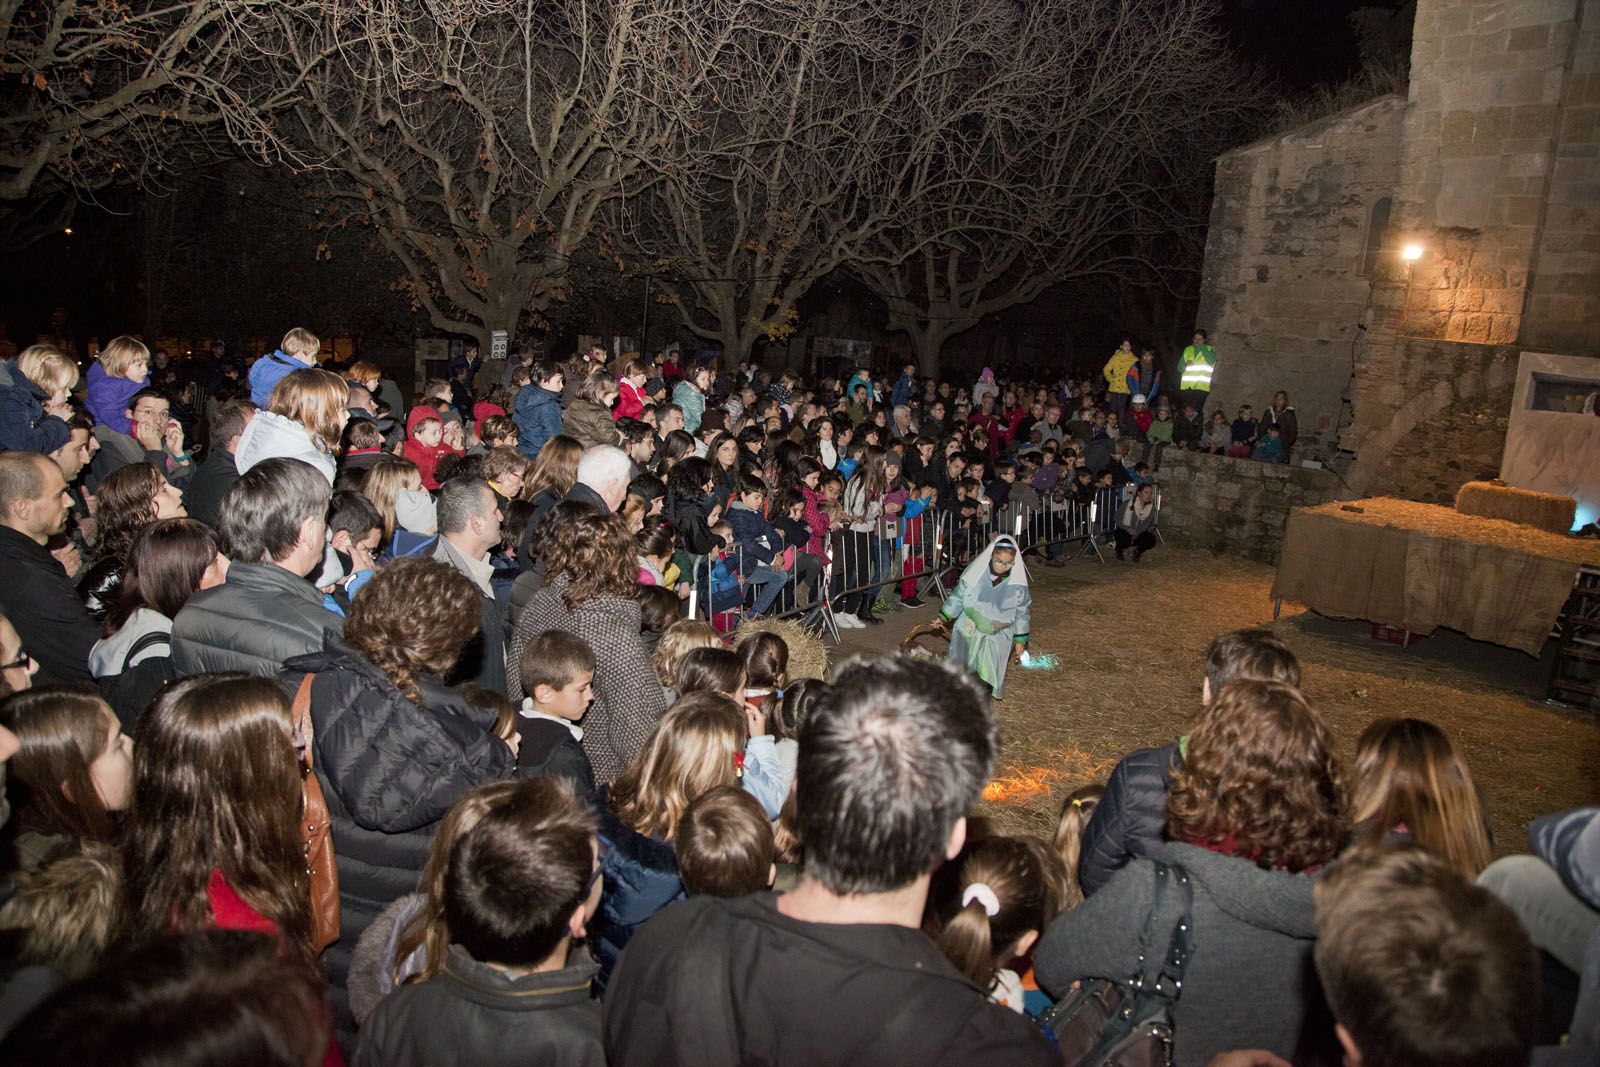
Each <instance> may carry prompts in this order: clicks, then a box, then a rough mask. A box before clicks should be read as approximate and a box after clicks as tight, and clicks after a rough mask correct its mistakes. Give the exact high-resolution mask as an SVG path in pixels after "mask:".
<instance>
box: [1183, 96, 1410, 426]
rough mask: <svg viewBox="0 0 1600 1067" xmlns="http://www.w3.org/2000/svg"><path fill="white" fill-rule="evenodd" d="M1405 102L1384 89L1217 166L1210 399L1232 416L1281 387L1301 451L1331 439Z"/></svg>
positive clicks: (1206, 285) (1210, 266) (1204, 293)
mask: <svg viewBox="0 0 1600 1067" xmlns="http://www.w3.org/2000/svg"><path fill="white" fill-rule="evenodd" d="M1404 106H1405V101H1404V100H1402V99H1401V98H1400V97H1397V96H1389V97H1383V98H1380V99H1378V100H1375V101H1373V102H1371V103H1368V104H1364V105H1362V106H1360V107H1358V108H1355V109H1352V110H1349V111H1345V112H1342V113H1340V114H1338V115H1334V116H1331V117H1329V118H1327V119H1323V120H1321V121H1319V122H1316V123H1313V124H1311V125H1310V126H1306V127H1302V128H1300V129H1297V130H1294V131H1292V132H1290V133H1286V134H1282V135H1279V136H1277V137H1273V138H1269V139H1267V140H1264V141H1259V142H1256V143H1255V144H1252V145H1247V146H1245V147H1243V148H1239V149H1235V150H1234V151H1232V152H1229V153H1227V154H1226V155H1224V156H1223V157H1222V158H1221V159H1220V160H1219V161H1218V163H1217V180H1216V197H1215V200H1214V201H1213V205H1212V213H1211V223H1210V229H1209V231H1208V233H1207V237H1206V267H1205V277H1204V282H1203V286H1202V290H1201V298H1200V313H1199V324H1200V325H1201V326H1202V327H1204V328H1206V329H1208V330H1209V331H1210V334H1211V339H1212V343H1213V344H1214V345H1215V346H1216V348H1217V373H1216V381H1215V383H1214V385H1213V388H1212V394H1211V395H1212V399H1213V402H1214V403H1215V404H1220V405H1221V406H1223V408H1224V409H1225V410H1226V412H1227V414H1228V417H1229V418H1230V419H1231V418H1232V417H1233V415H1234V413H1235V410H1236V409H1237V408H1238V406H1239V405H1240V404H1241V403H1250V404H1253V405H1254V406H1255V409H1256V412H1257V414H1258V415H1259V414H1260V412H1261V411H1262V410H1263V409H1264V408H1265V407H1266V405H1267V404H1269V403H1270V402H1271V400H1272V394H1273V393H1274V392H1276V391H1277V390H1279V389H1285V390H1287V391H1288V393H1289V399H1290V402H1291V403H1292V404H1293V405H1294V406H1295V410H1296V413H1297V415H1298V417H1299V423H1300V440H1301V442H1302V444H1301V447H1300V449H1299V451H1301V452H1302V454H1322V453H1326V452H1330V451H1331V450H1332V446H1333V444H1334V441H1335V433H1336V426H1337V420H1338V417H1339V413H1340V408H1341V403H1342V397H1343V396H1344V394H1345V391H1346V389H1347V387H1348V386H1349V383H1350V376H1351V373H1352V367H1351V364H1352V360H1353V356H1354V353H1353V346H1354V344H1355V342H1356V340H1357V337H1358V329H1357V325H1358V323H1360V322H1361V320H1362V315H1363V312H1364V310H1365V308H1366V304H1367V290H1368V282H1367V273H1368V267H1369V258H1370V257H1369V255H1368V243H1369V241H1373V242H1376V243H1377V244H1382V242H1383V238H1382V236H1381V234H1379V233H1375V232H1374V231H1373V221H1374V220H1373V212H1374V208H1375V207H1377V208H1379V211H1380V213H1381V211H1382V210H1383V209H1382V208H1381V207H1380V206H1379V202H1380V201H1385V200H1387V199H1388V198H1390V197H1391V196H1392V194H1393V191H1394V187H1395V182H1396V179H1397V176H1398V170H1399V151H1400V145H1399V138H1400V128H1401V124H1402V115H1403V111H1404ZM1381 221H1382V220H1381V217H1380V219H1379V224H1380V227H1381Z"/></svg>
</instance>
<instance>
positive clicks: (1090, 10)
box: [854, 0, 1233, 374]
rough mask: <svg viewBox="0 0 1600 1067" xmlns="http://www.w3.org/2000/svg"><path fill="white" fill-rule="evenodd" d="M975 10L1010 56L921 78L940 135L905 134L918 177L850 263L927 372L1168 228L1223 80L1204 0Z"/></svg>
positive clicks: (886, 194)
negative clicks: (981, 330)
mask: <svg viewBox="0 0 1600 1067" xmlns="http://www.w3.org/2000/svg"><path fill="white" fill-rule="evenodd" d="M976 6H977V7H978V10H977V11H975V12H969V13H968V14H967V16H966V17H967V18H968V19H969V20H975V21H977V22H978V23H980V24H982V25H986V26H989V27H991V28H992V32H994V33H995V34H997V35H998V36H1000V37H1002V38H1003V39H1005V40H1006V41H1007V42H1008V47H991V48H989V49H987V50H985V51H984V52H983V53H981V54H974V55H973V56H971V57H970V62H969V65H968V66H966V67H963V68H956V69H950V70H946V71H943V72H941V76H940V77H938V78H936V79H932V80H930V81H928V82H927V83H926V84H925V86H924V91H925V93H926V94H927V95H928V97H929V102H928V103H927V105H926V106H925V107H924V108H923V109H922V110H921V112H920V113H921V114H922V115H925V116H935V117H937V118H936V124H937V125H936V129H935V130H933V131H930V130H928V129H925V128H921V127H913V128H912V129H911V130H910V131H908V134H907V137H906V141H907V143H908V144H910V145H912V146H913V147H912V148H911V149H910V151H911V152H912V153H914V154H915V155H916V159H917V163H916V166H915V167H913V168H910V169H909V171H908V173H907V175H906V177H905V178H904V179H900V184H898V185H895V186H891V187H888V188H882V189H880V190H878V191H877V192H876V194H875V198H876V199H879V200H888V201H890V202H892V203H893V204H894V205H895V211H894V215H893V218H892V220H891V221H890V223H889V224H888V225H885V226H883V227H881V228H880V229H879V230H877V231H876V233H875V234H874V240H873V242H872V248H871V250H870V252H869V253H868V255H866V256H865V257H863V260H862V261H861V262H859V263H858V264H856V266H855V267H854V270H855V273H856V274H857V275H858V276H859V277H860V278H861V280H862V281H863V282H864V283H865V284H866V285H867V286H868V287H869V288H870V289H872V290H873V291H874V292H875V293H876V294H877V295H878V296H879V297H880V298H881V299H883V300H884V302H885V303H886V305H887V306H888V310H889V321H890V325H891V326H893V327H896V328H899V329H902V330H904V331H905V332H906V333H907V334H908V335H909V337H910V339H911V342H912V346H913V349H914V351H915V352H916V355H917V360H918V362H919V364H920V365H921V367H922V370H923V371H924V372H925V373H929V374H932V373H936V372H937V370H938V363H939V353H940V351H941V350H942V348H943V346H944V344H945V342H946V341H948V340H949V339H950V338H951V337H954V336H955V335H957V334H959V333H961V332H963V331H965V330H968V329H970V328H972V327H973V326H975V325H976V324H977V323H978V322H980V321H982V320H983V318H984V317H986V316H988V315H992V314H995V313H996V312H999V311H1003V310H1005V309H1006V308H1009V307H1012V306H1015V305H1017V304H1020V303H1025V302H1027V301H1029V300H1032V299H1034V298H1035V297H1037V296H1039V295H1040V294H1041V293H1043V292H1044V291H1045V290H1046V289H1047V288H1049V287H1050V286H1052V285H1055V284H1058V283H1060V282H1063V281H1067V282H1070V281H1075V280H1080V279H1083V278H1086V277H1089V276H1091V275H1094V274H1097V273H1099V274H1103V273H1105V272H1106V271H1107V270H1108V269H1110V268H1111V267H1112V266H1113V265H1114V263H1116V262H1117V261H1118V259H1119V257H1120V256H1121V255H1122V252H1121V251H1120V250H1121V249H1125V248H1127V247H1128V242H1129V240H1130V239H1131V238H1138V237H1141V236H1146V235H1152V234H1159V233H1161V232H1164V231H1165V230H1166V229H1167V228H1168V227H1169V226H1170V225H1171V224H1172V216H1171V215H1170V213H1169V212H1168V210H1167V208H1168V206H1169V205H1170V202H1171V201H1170V198H1167V197H1164V196H1163V195H1162V192H1163V189H1164V188H1165V186H1166V184H1167V183H1168V182H1169V181H1170V180H1171V177H1172V175H1171V167H1173V166H1175V165H1182V166H1187V167H1193V168H1204V169H1205V170H1206V171H1209V169H1210V166H1211V160H1210V157H1209V155H1193V156H1191V155H1189V154H1188V151H1189V149H1188V146H1189V143H1190V138H1191V136H1192V134H1193V133H1194V131H1195V130H1196V129H1197V128H1199V126H1200V125H1201V124H1203V123H1204V122H1205V121H1206V116H1207V112H1208V109H1209V108H1210V107H1211V106H1212V105H1211V102H1212V100H1213V99H1214V98H1215V95H1216V92H1217V90H1218V88H1219V87H1220V86H1221V85H1223V84H1224V83H1225V82H1226V79H1228V78H1229V77H1231V76H1232V71H1233V67H1232V65H1231V64H1230V63H1229V62H1228V61H1227V56H1226V51H1225V48H1224V45H1223V43H1222V41H1221V39H1220V37H1219V35H1218V33H1217V32H1216V30H1215V29H1214V27H1213V16H1214V12H1213V10H1212V7H1211V5H1210V3H1209V2H1208V0H1174V2H1172V3H1165V4H1150V3H1146V2H1143V0H1046V2H1043V3H1039V4H1030V5H1028V6H1027V8H1026V9H1021V8H1019V7H1017V6H1014V5H1011V4H1008V3H1003V2H1001V0H993V2H980V3H977V5H976ZM974 82H978V83H981V84H983V85H985V86H986V89H985V91H984V92H982V93H977V94H974V93H972V92H971V91H970V86H971V85H972V84H973V83H974ZM952 113H956V114H960V115H961V116H962V117H961V118H960V120H959V121H955V122H951V121H950V120H949V119H948V118H944V117H943V116H947V115H950V114H952Z"/></svg>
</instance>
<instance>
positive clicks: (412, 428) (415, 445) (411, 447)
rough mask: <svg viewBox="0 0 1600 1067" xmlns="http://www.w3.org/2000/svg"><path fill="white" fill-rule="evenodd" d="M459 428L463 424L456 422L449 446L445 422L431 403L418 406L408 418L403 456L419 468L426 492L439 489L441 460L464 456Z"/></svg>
mask: <svg viewBox="0 0 1600 1067" xmlns="http://www.w3.org/2000/svg"><path fill="white" fill-rule="evenodd" d="M460 429H461V424H460V423H457V424H456V434H455V441H454V443H453V444H452V443H446V441H445V428H444V419H443V418H441V417H440V415H439V412H438V410H437V409H436V408H434V407H433V406H432V405H431V404H418V405H417V406H416V407H414V408H412V409H411V414H409V415H407V416H406V443H405V447H404V449H403V451H402V452H401V455H403V456H404V457H405V458H406V459H409V460H410V461H411V462H413V463H415V464H416V465H417V470H418V471H419V472H420V473H421V475H422V487H423V488H424V489H438V488H439V478H438V469H439V461H440V460H441V459H443V458H444V457H445V456H453V455H461V454H462V452H461V448H460V447H459V439H460Z"/></svg>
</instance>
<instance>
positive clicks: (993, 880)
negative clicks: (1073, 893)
mask: <svg viewBox="0 0 1600 1067" xmlns="http://www.w3.org/2000/svg"><path fill="white" fill-rule="evenodd" d="M1065 882H1066V876H1065V872H1064V871H1063V870H1062V869H1061V860H1060V858H1059V857H1058V856H1057V855H1056V853H1055V851H1054V850H1053V849H1051V848H1050V847H1049V846H1048V845H1046V844H1045V843H1044V842H1043V841H1039V840H1037V839H1034V838H1027V837H984V838H981V839H979V840H977V841H972V842H970V843H969V844H968V845H967V846H966V848H965V849H963V850H962V853H961V855H960V856H959V857H957V858H956V860H955V861H954V862H953V863H950V864H948V865H947V866H946V867H945V868H944V869H942V870H941V871H940V872H938V874H937V875H936V876H935V878H934V887H933V889H932V891H930V893H929V899H928V904H929V908H930V910H931V912H932V919H933V927H934V934H935V940H936V941H937V943H938V945H939V950H940V951H941V952H943V953H944V955H945V958H946V959H948V960H949V961H950V962H951V963H953V964H955V966H956V969H957V970H959V971H960V972H961V973H962V974H964V975H966V976H967V977H968V978H970V979H971V980H972V983H973V984H974V985H976V986H977V987H978V988H979V989H980V990H982V991H983V992H984V993H985V994H986V995H987V996H988V997H989V999H990V1000H993V1001H994V1002H995V1003H997V1004H1003V1005H1005V1006H1006V1007H1008V1008H1010V1009H1011V1010H1012V1011H1015V1012H1019V1013H1020V1012H1021V1011H1022V1010H1023V996H1024V992H1023V986H1022V979H1021V978H1020V977H1019V972H1020V971H1026V970H1027V969H1028V967H1027V965H1026V961H1027V959H1028V957H1029V954H1030V953H1031V952H1032V951H1033V946H1034V944H1035V943H1036V942H1037V941H1038V940H1039V935H1040V934H1041V933H1043V932H1044V930H1045V928H1046V927H1048V926H1049V925H1050V921H1051V920H1052V919H1054V918H1055V917H1056V915H1057V914H1059V913H1060V911H1061V894H1062V889H1063V887H1064V885H1065ZM1013 964H1015V965H1016V968H1015V969H1014V968H1013Z"/></svg>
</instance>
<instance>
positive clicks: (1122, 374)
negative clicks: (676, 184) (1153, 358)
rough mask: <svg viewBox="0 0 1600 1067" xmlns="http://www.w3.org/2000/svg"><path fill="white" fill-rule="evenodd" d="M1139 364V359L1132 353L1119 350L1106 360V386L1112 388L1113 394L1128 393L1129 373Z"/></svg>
mask: <svg viewBox="0 0 1600 1067" xmlns="http://www.w3.org/2000/svg"><path fill="white" fill-rule="evenodd" d="M1137 362H1139V357H1138V356H1136V355H1134V354H1133V353H1132V352H1124V351H1123V350H1122V349H1120V348H1119V349H1117V350H1116V351H1115V352H1113V353H1111V358H1110V359H1108V360H1106V369H1105V376H1106V384H1107V385H1109V386H1111V392H1113V393H1126V392H1127V391H1128V371H1129V370H1131V369H1132V368H1133V365H1134V364H1135V363H1137Z"/></svg>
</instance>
